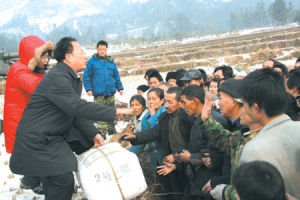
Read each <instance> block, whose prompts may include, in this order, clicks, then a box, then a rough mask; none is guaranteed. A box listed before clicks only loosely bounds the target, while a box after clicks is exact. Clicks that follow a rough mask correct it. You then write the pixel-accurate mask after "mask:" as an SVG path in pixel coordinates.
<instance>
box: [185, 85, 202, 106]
mask: <svg viewBox="0 0 300 200" xmlns="http://www.w3.org/2000/svg"><path fill="white" fill-rule="evenodd" d="M183 95H184V96H186V98H187V99H188V100H192V99H193V98H197V99H199V101H200V102H201V103H202V104H204V98H205V92H204V90H203V88H202V87H199V86H198V85H189V86H187V87H185V88H184V89H183V90H182V93H181V96H183Z"/></svg>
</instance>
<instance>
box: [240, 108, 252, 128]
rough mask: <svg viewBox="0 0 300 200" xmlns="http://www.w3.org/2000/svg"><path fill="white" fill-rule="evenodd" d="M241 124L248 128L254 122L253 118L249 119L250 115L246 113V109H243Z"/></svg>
mask: <svg viewBox="0 0 300 200" xmlns="http://www.w3.org/2000/svg"><path fill="white" fill-rule="evenodd" d="M240 118H241V124H242V125H246V126H249V124H251V123H252V120H251V118H250V117H249V115H248V114H247V113H246V111H245V107H244V106H243V107H241V116H240Z"/></svg>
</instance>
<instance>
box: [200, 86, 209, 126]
mask: <svg viewBox="0 0 300 200" xmlns="http://www.w3.org/2000/svg"><path fill="white" fill-rule="evenodd" d="M211 109H212V102H211V96H210V94H209V93H208V92H207V93H206V94H205V100H204V105H203V108H202V114H201V119H202V121H203V123H204V122H206V121H207V120H208V119H209V118H210V116H211Z"/></svg>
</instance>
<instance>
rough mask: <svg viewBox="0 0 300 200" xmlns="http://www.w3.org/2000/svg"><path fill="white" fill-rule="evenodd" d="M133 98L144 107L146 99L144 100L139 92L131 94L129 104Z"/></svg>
mask: <svg viewBox="0 0 300 200" xmlns="http://www.w3.org/2000/svg"><path fill="white" fill-rule="evenodd" d="M133 100H136V101H138V102H139V103H140V104H142V106H143V108H144V109H145V108H146V100H145V98H144V97H143V96H142V95H139V94H136V95H133V96H132V97H131V98H130V101H129V104H131V102H132V101H133Z"/></svg>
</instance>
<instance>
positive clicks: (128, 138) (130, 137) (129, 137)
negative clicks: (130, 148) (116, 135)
mask: <svg viewBox="0 0 300 200" xmlns="http://www.w3.org/2000/svg"><path fill="white" fill-rule="evenodd" d="M135 139H136V135H134V134H131V133H124V134H123V135H122V136H121V137H120V139H119V140H120V141H132V140H135Z"/></svg>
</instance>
